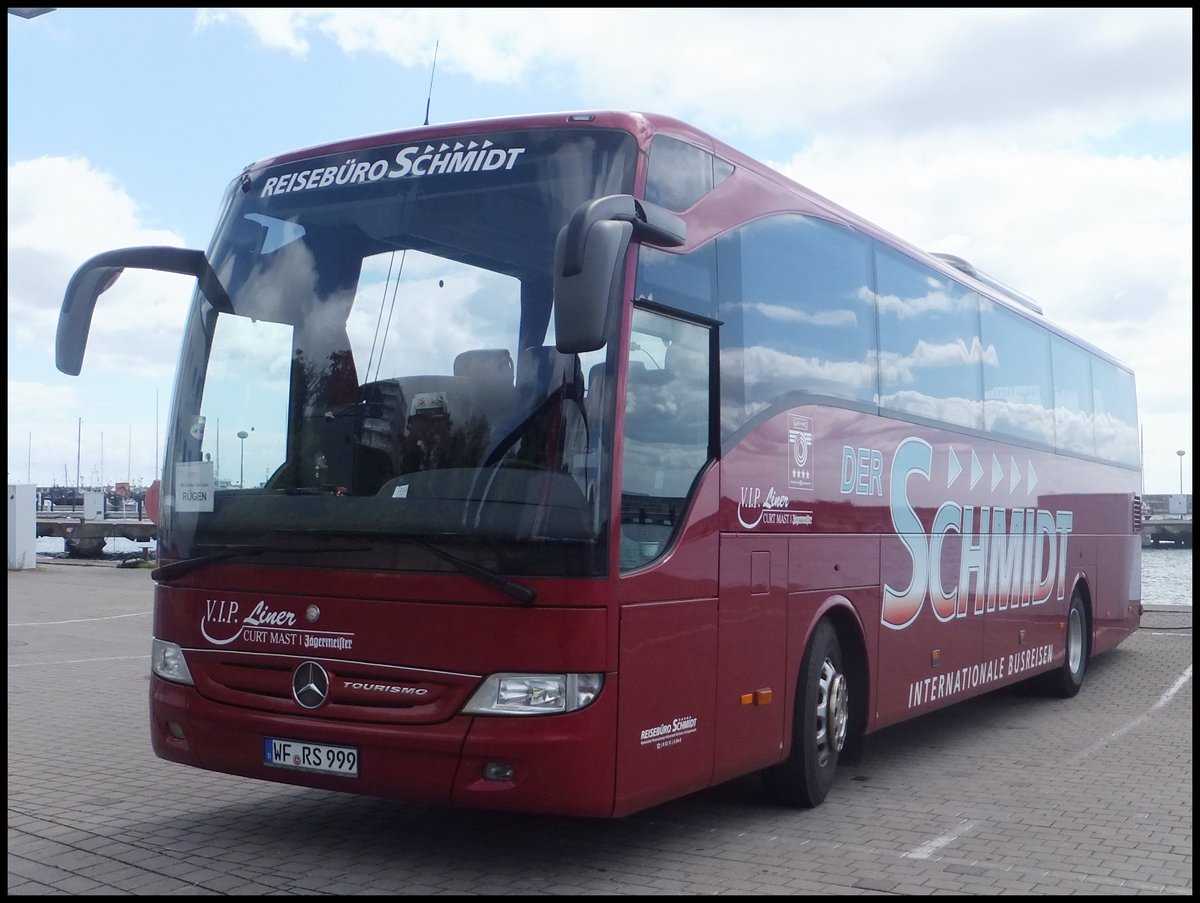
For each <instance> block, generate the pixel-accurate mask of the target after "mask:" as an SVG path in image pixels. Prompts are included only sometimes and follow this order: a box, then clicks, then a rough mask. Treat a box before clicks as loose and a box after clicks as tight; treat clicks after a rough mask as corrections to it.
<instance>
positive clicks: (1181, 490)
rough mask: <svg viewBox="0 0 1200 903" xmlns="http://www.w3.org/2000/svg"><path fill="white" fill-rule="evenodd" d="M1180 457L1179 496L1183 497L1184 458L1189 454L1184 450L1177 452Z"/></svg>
mask: <svg viewBox="0 0 1200 903" xmlns="http://www.w3.org/2000/svg"><path fill="white" fill-rule="evenodd" d="M1175 454H1177V455H1179V494H1180V495H1183V456H1184V455H1185V454H1187V452H1185V451H1184V450H1183V449H1182V448H1181V449H1179V451H1177V452H1175Z"/></svg>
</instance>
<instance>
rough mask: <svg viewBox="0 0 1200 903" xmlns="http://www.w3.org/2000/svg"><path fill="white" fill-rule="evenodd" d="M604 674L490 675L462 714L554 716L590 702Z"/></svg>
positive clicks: (598, 688)
mask: <svg viewBox="0 0 1200 903" xmlns="http://www.w3.org/2000/svg"><path fill="white" fill-rule="evenodd" d="M603 685H604V675H603V674H492V675H490V676H489V677H487V679H485V680H484V682H483V683H482V684H481V685H480V686H479V689H478V690H476V691H475V693H474V695H472V696H471V698H470V699H469V700H467V704H466V705H465V706H463V709H462V711H463V714H465V715H555V714H559V713H562V712H574V711H576V710H577V709H582V708H584V707H585V706H588V705H591V704H592V702H593V701H594V700H595V698H596V697H597V696H598V695H599V693H600V688H601V687H602V686H603Z"/></svg>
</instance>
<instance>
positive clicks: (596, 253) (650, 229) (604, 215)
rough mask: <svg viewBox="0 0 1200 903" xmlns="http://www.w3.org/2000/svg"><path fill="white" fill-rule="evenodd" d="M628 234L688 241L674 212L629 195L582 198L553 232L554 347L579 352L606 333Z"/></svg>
mask: <svg viewBox="0 0 1200 903" xmlns="http://www.w3.org/2000/svg"><path fill="white" fill-rule="evenodd" d="M631 238H638V239H641V240H646V241H649V242H651V243H653V244H658V245H662V246H665V247H679V246H680V245H682V244H683V243H684V242H685V241H686V240H687V226H686V225H685V223H684V222H683V220H682V219H680V218H679V217H678V216H676V215H675V214H674V213H671V212H670V211H668V210H665V209H664V208H662V207H659V206H657V205H656V204H651V203H649V202H648V201H639V200H637V199H636V198H634V197H633V196H632V195H628V194H615V195H610V196H609V197H604V198H597V199H596V200H593V201H586V202H584V203H583V204H581V205H580V206H579V208H578V209H577V210H576V211H575V212H574V213H573V214H572V215H571V219H570V220H569V221H568V222H567V224H566V225H565V226H563V228H562V231H560V232H559V234H558V241H557V243H556V244H555V248H554V334H555V337H556V342H557V347H558V350H559V351H561V352H562V353H564V354H582V353H584V352H588V351H595V350H596V349H597V348H600V347H601V346H602V345H603V344H604V342H605V340H606V339H607V337H608V332H609V328H608V318H609V316H610V315H611V314H612V312H613V311H615V310H618V309H619V302H620V298H619V296H617V294H616V292H617V290H618V289H619V287H620V286H621V284H622V275H623V273H622V270H623V267H624V263H625V252H626V251H627V250H628V249H629V242H630V239H631Z"/></svg>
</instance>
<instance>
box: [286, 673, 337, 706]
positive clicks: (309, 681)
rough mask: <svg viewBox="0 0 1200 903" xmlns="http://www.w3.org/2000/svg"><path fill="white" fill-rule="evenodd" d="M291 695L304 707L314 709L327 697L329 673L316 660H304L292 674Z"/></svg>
mask: <svg viewBox="0 0 1200 903" xmlns="http://www.w3.org/2000/svg"><path fill="white" fill-rule="evenodd" d="M292 697H293V698H294V699H295V700H296V702H298V703H299V704H300V705H301V706H303V707H304V708H306V709H315V708H318V707H319V706H320V705H322V704H323V703H324V702H325V700H326V699H328V698H329V675H328V674H326V673H325V669H324V668H322V667H321V666H320V665H318V664H317V663H316V662H305V663H304V664H302V665H301V666H300V667H299V668H297V669H296V671H295V673H293V674H292Z"/></svg>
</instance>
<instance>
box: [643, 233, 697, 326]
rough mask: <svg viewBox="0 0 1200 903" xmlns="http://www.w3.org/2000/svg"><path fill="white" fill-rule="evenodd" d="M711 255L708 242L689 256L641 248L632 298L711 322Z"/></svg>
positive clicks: (645, 246) (647, 246)
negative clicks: (684, 312)
mask: <svg viewBox="0 0 1200 903" xmlns="http://www.w3.org/2000/svg"><path fill="white" fill-rule="evenodd" d="M715 255H716V248H715V245H714V244H713V243H712V242H709V243H708V244H707V245H703V246H702V247H699V248H696V249H695V250H694V251H692V252H691V253H689V254H671V253H668V252H666V251H660V250H659V249H658V248H652V247H650V246H649V245H642V247H641V250H640V251H639V252H638V271H637V288H636V289H635V294H636V297H637V298H638V299H639V300H642V301H653V302H655V303H656V304H663V305H665V306H667V307H674V308H677V309H678V310H685V311H688V312H689V313H693V314H698V315H700V316H702V317H706V318H708V319H710V320H711V319H715V318H716V316H717V304H716V301H715V298H714V293H715V291H716V288H715V282H716V256H715Z"/></svg>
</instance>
